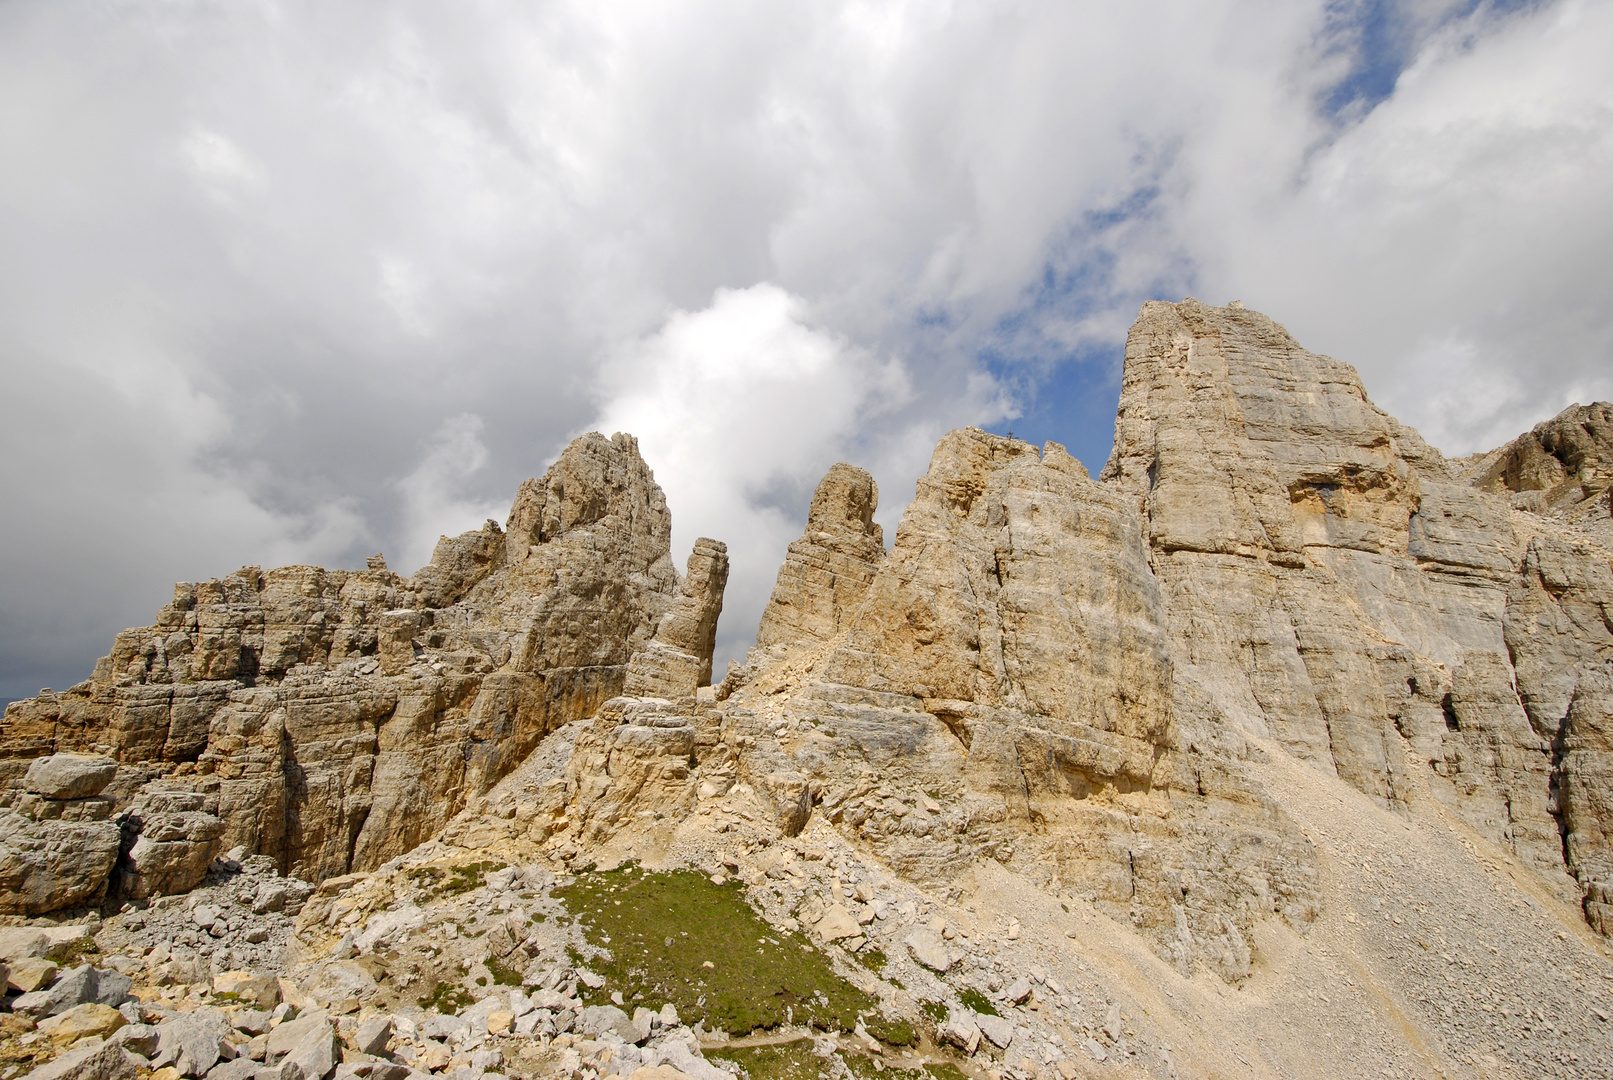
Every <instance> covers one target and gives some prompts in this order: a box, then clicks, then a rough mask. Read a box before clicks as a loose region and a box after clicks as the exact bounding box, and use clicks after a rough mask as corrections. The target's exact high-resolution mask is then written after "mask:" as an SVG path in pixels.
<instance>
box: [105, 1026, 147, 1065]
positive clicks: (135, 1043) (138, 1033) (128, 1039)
mask: <svg viewBox="0 0 1613 1080" xmlns="http://www.w3.org/2000/svg"><path fill="white" fill-rule="evenodd" d="M125 1019H127V1018H125ZM110 1041H111V1042H114V1043H117V1044H118V1045H119V1046H121V1047H123V1048H124V1049H125V1050H127V1051H129V1053H131V1054H139V1055H140V1056H141V1057H143V1058H150V1057H152V1056H153V1055H155V1054H156V1053H157V1027H156V1025H155V1024H141V1023H134V1022H131V1023H127V1024H125V1025H123V1026H122V1027H120V1028H118V1029H117V1030H116V1031H114V1032H113V1033H112V1036H111V1039H110Z"/></svg>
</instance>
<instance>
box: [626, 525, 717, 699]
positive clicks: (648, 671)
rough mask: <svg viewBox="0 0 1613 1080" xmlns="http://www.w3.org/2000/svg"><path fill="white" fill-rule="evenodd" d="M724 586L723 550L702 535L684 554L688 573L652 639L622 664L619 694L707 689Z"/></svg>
mask: <svg viewBox="0 0 1613 1080" xmlns="http://www.w3.org/2000/svg"><path fill="white" fill-rule="evenodd" d="M727 583H728V548H727V546H726V545H725V544H723V543H722V542H721V541H719V540H711V539H708V538H707V537H704V536H702V537H701V538H700V539H698V540H696V541H695V545H694V551H693V552H691V553H690V555H689V572H688V574H687V575H686V576H685V577H684V579H683V586H682V588H681V589H679V591H678V596H677V599H675V600H674V601H673V602H672V606H671V607H670V608H668V609H667V612H666V614H665V615H662V616H661V621H660V623H659V624H658V625H657V626H656V630H655V636H654V637H653V638H651V639H650V641H649V642H648V643H647V644H646V645H645V646H644V648H642V649H640V650H639V651H638V652H637V653H635V654H634V655H633V660H632V662H631V663H630V664H628V667H627V679H626V682H625V684H624V686H623V690H624V692H626V693H627V694H629V695H632V696H634V697H664V698H678V697H688V696H689V695H691V694H693V693H694V692H695V691H696V690H697V689H699V688H700V687H702V686H709V685H711V654H712V652H713V650H714V649H715V648H716V645H717V616H719V615H720V614H722V594H723V588H724V586H726V585H727Z"/></svg>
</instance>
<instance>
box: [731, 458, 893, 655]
mask: <svg viewBox="0 0 1613 1080" xmlns="http://www.w3.org/2000/svg"><path fill="white" fill-rule="evenodd" d="M878 508H879V486H878V485H877V484H875V483H874V478H873V477H872V476H870V475H868V473H867V472H865V471H864V470H862V469H859V468H857V467H856V466H855V465H847V464H846V463H844V462H841V463H840V464H838V465H836V466H834V467H833V468H831V469H830V470H829V473H828V475H826V476H825V477H824V478H823V480H822V482H820V483H819V484H818V489H817V491H815V492H814V493H813V495H812V505H811V507H810V508H809V510H808V512H807V527H806V533H805V534H804V535H802V537H801V539H799V540H797V541H795V543H793V544H791V545H790V551H789V554H788V555H787V556H786V557H785V560H784V565H783V566H782V567H781V568H780V569H779V574H778V583H777V584H776V585H775V586H774V588H773V595H772V597H771V598H770V599H769V600H768V603H767V608H766V610H765V611H764V612H763V613H762V624H761V626H760V627H759V628H758V629H757V631H756V644H757V646H758V647H759V648H766V647H768V646H770V645H780V644H795V643H799V642H803V641H827V640H829V639H830V638H832V637H834V636H835V635H836V634H838V633H840V632H841V631H842V630H844V629H846V627H847V625H848V624H849V623H850V621H851V617H852V616H853V615H855V614H856V613H857V610H858V609H859V608H860V607H862V602H863V597H864V596H865V595H866V594H867V592H868V586H869V584H870V583H871V582H872V581H873V580H874V573H875V571H877V570H878V569H879V564H880V563H881V562H882V561H883V560H884V558H885V536H884V530H882V529H881V528H880V527H879V526H878V525H877V524H875V522H874V511H875V510H877V509H878Z"/></svg>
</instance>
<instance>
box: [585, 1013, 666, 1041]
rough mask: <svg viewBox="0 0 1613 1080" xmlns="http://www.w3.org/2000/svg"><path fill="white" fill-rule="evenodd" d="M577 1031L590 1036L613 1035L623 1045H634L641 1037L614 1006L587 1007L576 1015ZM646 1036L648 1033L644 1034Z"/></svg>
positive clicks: (625, 1016) (630, 1021)
mask: <svg viewBox="0 0 1613 1080" xmlns="http://www.w3.org/2000/svg"><path fill="white" fill-rule="evenodd" d="M577 1029H578V1030H579V1031H586V1032H588V1033H589V1034H592V1035H604V1034H606V1033H607V1032H609V1033H610V1034H613V1035H615V1036H616V1037H617V1038H619V1039H621V1040H622V1041H623V1042H625V1043H636V1042H638V1041H639V1040H640V1038H641V1036H640V1035H639V1033H638V1029H637V1028H636V1027H634V1025H633V1021H632V1020H631V1019H630V1018H629V1017H628V1015H627V1014H626V1013H625V1012H623V1011H622V1010H621V1009H618V1008H617V1007H616V1006H614V1005H589V1006H586V1007H584V1008H583V1009H582V1010H581V1011H580V1012H578V1014H577ZM645 1035H646V1036H647V1035H648V1032H646V1033H645Z"/></svg>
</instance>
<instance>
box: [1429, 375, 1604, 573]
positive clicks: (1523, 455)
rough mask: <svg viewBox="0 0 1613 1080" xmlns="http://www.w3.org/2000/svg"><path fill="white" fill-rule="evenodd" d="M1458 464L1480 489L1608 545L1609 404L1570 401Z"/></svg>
mask: <svg viewBox="0 0 1613 1080" xmlns="http://www.w3.org/2000/svg"><path fill="white" fill-rule="evenodd" d="M1457 464H1458V465H1459V466H1460V467H1461V471H1462V475H1463V476H1464V477H1465V478H1466V479H1467V480H1468V481H1469V482H1470V483H1471V484H1472V485H1473V486H1474V487H1476V488H1478V489H1479V490H1480V491H1488V492H1493V493H1495V494H1499V495H1505V496H1507V497H1508V499H1509V501H1510V502H1511V504H1512V505H1513V506H1514V507H1515V508H1517V509H1519V510H1528V511H1530V512H1532V513H1536V514H1541V515H1547V516H1551V517H1555V518H1557V519H1559V520H1562V521H1565V522H1569V523H1571V524H1574V525H1576V526H1578V527H1580V528H1582V529H1584V530H1585V531H1586V532H1588V533H1591V534H1592V535H1594V536H1595V537H1596V538H1597V539H1598V540H1599V541H1600V542H1601V543H1602V544H1603V545H1604V546H1606V545H1610V544H1613V404H1609V403H1608V402H1605V401H1598V402H1596V403H1595V404H1593V405H1570V406H1569V407H1568V408H1566V409H1564V410H1563V411H1562V412H1560V413H1558V414H1557V415H1556V416H1554V417H1552V418H1551V419H1550V420H1547V421H1546V422H1545V423H1542V424H1536V425H1535V427H1534V429H1533V430H1531V431H1529V432H1528V433H1527V434H1524V435H1520V436H1518V437H1517V438H1516V439H1513V440H1512V441H1511V442H1509V443H1507V444H1506V445H1505V446H1503V447H1501V448H1499V449H1497V450H1492V451H1490V452H1489V453H1488V454H1480V455H1477V456H1475V457H1473V458H1469V459H1468V460H1466V461H1463V462H1458V463H1457Z"/></svg>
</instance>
